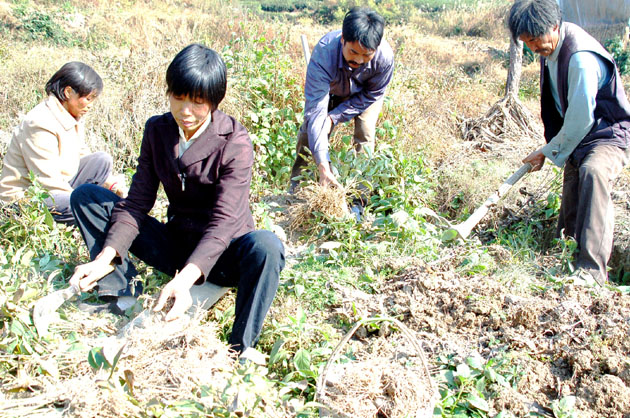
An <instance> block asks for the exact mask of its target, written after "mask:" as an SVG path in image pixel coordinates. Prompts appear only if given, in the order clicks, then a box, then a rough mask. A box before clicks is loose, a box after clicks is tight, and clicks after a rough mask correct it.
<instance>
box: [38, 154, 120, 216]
mask: <svg viewBox="0 0 630 418" xmlns="http://www.w3.org/2000/svg"><path fill="white" fill-rule="evenodd" d="M112 167H113V160H112V157H111V156H110V155H109V154H108V153H106V152H102V151H99V152H95V153H93V154H89V155H86V156H85V157H83V158H81V161H80V162H79V169H78V170H77V174H75V176H74V177H72V179H70V181H69V183H70V187H72V188H73V189H76V188H77V187H79V186H81V185H82V184H98V185H99V186H102V185H103V183H105V180H107V178H108V177H109V176H110V175H111V174H112ZM46 206H48V209H49V210H50V213H52V215H53V218H54V219H55V221H57V222H60V223H66V224H74V223H75V222H74V216H73V215H72V211H71V210H70V193H69V192H51V193H50V198H49V199H46Z"/></svg>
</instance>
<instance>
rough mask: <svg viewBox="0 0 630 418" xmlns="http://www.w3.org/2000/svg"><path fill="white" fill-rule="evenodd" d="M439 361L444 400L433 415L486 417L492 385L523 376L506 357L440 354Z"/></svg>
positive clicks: (447, 417)
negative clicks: (459, 357) (465, 356)
mask: <svg viewBox="0 0 630 418" xmlns="http://www.w3.org/2000/svg"><path fill="white" fill-rule="evenodd" d="M438 365H439V367H440V368H441V370H440V373H439V375H438V383H439V390H440V395H441V401H440V403H439V405H438V406H437V407H436V409H435V411H434V416H440V417H444V418H451V417H453V418H455V417H487V416H488V412H489V411H490V407H489V405H488V399H489V398H490V397H491V396H492V394H493V393H494V391H493V385H501V386H506V387H509V386H512V387H514V386H515V385H516V383H517V381H518V379H519V378H520V373H519V370H518V368H517V367H515V366H513V365H511V364H510V363H509V361H508V360H507V358H506V357H497V358H493V359H490V360H488V361H487V362H485V363H484V362H483V360H482V359H481V358H479V357H468V358H466V359H465V360H464V361H458V360H457V359H456V358H455V357H454V356H441V357H439V358H438Z"/></svg>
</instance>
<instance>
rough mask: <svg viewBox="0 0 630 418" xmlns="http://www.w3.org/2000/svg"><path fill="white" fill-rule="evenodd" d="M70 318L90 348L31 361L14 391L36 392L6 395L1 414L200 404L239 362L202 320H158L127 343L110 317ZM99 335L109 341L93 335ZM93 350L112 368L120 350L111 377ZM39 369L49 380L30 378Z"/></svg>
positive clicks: (109, 413) (130, 411)
mask: <svg viewBox="0 0 630 418" xmlns="http://www.w3.org/2000/svg"><path fill="white" fill-rule="evenodd" d="M69 316H70V318H69V319H70V321H64V322H63V324H64V326H65V327H69V328H68V329H67V330H66V331H72V332H74V333H76V334H78V335H83V337H82V338H81V341H82V346H83V347H85V348H83V349H79V350H68V348H69V347H68V346H67V345H66V344H67V343H65V342H64V341H63V340H61V341H60V345H59V346H58V347H57V349H56V350H53V349H51V347H49V349H51V350H50V351H51V354H50V355H49V356H46V357H43V358H39V357H35V356H30V357H28V358H27V359H26V360H27V362H26V363H25V364H23V369H22V370H23V371H24V372H23V373H22V374H21V376H20V373H18V376H17V378H16V380H15V381H14V382H13V383H12V384H10V385H11V386H12V387H14V388H15V387H24V388H29V389H30V390H31V391H32V392H33V393H32V394H31V395H28V392H26V393H25V394H24V395H22V396H19V395H18V396H9V395H8V394H5V395H4V396H5V399H4V402H2V405H0V415H2V416H7V415H11V414H14V416H19V415H22V416H26V415H29V416H33V415H35V414H44V415H45V413H50V412H51V411H52V410H54V409H55V408H59V405H63V408H64V409H66V410H67V411H68V413H69V414H70V415H71V416H77V417H112V418H113V417H119V416H138V415H139V414H140V412H141V411H142V410H143V407H142V405H147V404H148V403H149V402H150V401H151V400H159V401H160V402H163V403H165V404H172V403H174V402H175V401H178V400H186V399H193V398H197V395H195V394H196V393H197V391H198V388H199V387H207V388H209V391H210V392H211V393H217V394H218V393H220V391H221V390H223V389H224V388H225V387H226V384H227V381H228V379H229V377H230V375H231V373H232V372H231V370H232V369H233V367H234V355H233V353H231V352H230V351H229V350H228V347H227V346H226V345H225V344H224V343H223V342H221V341H219V339H218V338H217V336H216V328H215V326H214V325H213V323H211V322H205V321H203V320H202V319H203V318H202V317H201V316H199V315H197V316H195V317H193V318H188V317H186V318H184V319H181V320H178V321H175V322H172V323H165V322H164V321H163V319H162V318H161V317H160V316H159V315H158V314H156V315H155V316H152V317H150V318H149V319H148V320H146V321H144V322H143V323H142V326H141V327H138V328H135V329H134V331H133V332H131V333H129V335H127V336H123V335H122V334H121V335H118V336H117V335H115V334H113V333H114V332H115V330H116V328H115V327H112V324H111V322H110V321H109V320H108V319H107V318H105V317H101V320H98V319H97V320H94V319H91V320H90V321H85V318H83V316H84V314H83V313H80V312H70V313H69ZM83 324H86V325H89V326H90V328H89V329H86V328H85V327H84V326H83ZM102 331H107V333H108V334H109V335H110V336H109V337H103V336H102V335H98V336H97V335H94V334H96V333H97V332H99V333H100V332H102ZM91 347H104V349H105V353H106V357H107V358H108V359H109V361H110V362H113V360H112V359H113V356H114V354H115V353H116V352H118V350H119V349H121V347H123V348H122V349H121V350H122V353H123V354H122V357H121V359H120V361H119V362H118V364H117V365H116V370H115V371H114V373H113V376H112V377H111V378H109V373H110V370H100V371H94V370H93V369H92V367H90V365H89V364H88V361H87V359H88V355H87V350H88V349H89V348H91ZM36 367H45V368H46V370H47V371H48V374H47V375H45V376H44V375H40V376H39V377H38V378H36V379H35V378H29V377H28V376H29V375H31V371H32V372H34V371H35V370H34V369H35V368H36ZM33 374H34V373H33ZM20 379H21V381H19V380H20ZM121 382H123V383H121ZM25 395H26V396H25ZM197 400H198V401H199V402H201V403H202V404H203V403H204V402H207V403H208V406H209V407H211V406H213V402H216V399H215V397H208V398H206V399H203V398H199V399H197ZM24 414H26V415H24Z"/></svg>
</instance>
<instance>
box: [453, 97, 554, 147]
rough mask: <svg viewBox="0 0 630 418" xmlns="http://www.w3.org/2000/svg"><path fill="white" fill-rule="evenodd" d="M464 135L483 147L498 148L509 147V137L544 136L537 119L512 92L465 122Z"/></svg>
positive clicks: (477, 145) (513, 138)
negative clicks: (478, 116) (475, 117)
mask: <svg viewBox="0 0 630 418" xmlns="http://www.w3.org/2000/svg"><path fill="white" fill-rule="evenodd" d="M462 137H463V138H464V140H465V141H472V142H473V143H474V144H475V145H474V147H475V148H477V149H479V150H480V151H483V152H486V151H495V152H499V151H501V150H503V149H505V148H508V147H509V146H510V144H509V143H508V141H509V140H523V139H524V138H540V137H542V135H541V131H540V127H539V124H538V122H537V121H536V119H535V118H534V117H533V116H532V114H531V113H530V112H529V110H527V108H526V107H525V106H523V104H522V103H521V102H520V101H519V100H518V98H517V97H516V96H515V95H513V94H508V95H506V96H505V97H504V98H503V99H501V100H499V101H498V102H497V103H495V104H494V105H493V106H492V107H490V109H488V111H487V112H486V114H485V115H483V116H481V117H480V118H478V119H467V120H465V121H464V123H463V124H462Z"/></svg>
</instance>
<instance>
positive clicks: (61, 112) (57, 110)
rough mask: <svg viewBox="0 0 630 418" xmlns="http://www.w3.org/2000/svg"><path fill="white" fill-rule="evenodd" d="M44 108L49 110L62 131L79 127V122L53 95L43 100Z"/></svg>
mask: <svg viewBox="0 0 630 418" xmlns="http://www.w3.org/2000/svg"><path fill="white" fill-rule="evenodd" d="M45 103H46V106H47V107H48V108H49V109H50V112H51V113H52V114H53V116H54V117H55V119H57V120H58V121H59V123H60V124H61V126H62V127H63V129H64V130H66V131H69V130H71V129H73V128H76V126H77V125H79V123H80V122H79V121H78V120H76V119H75V118H74V116H72V115H71V114H70V112H68V111H67V110H66V108H65V107H63V105H62V104H61V102H60V101H59V99H57V98H56V97H55V95H53V94H51V95H49V96H48V97H47V98H46V100H45Z"/></svg>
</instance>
